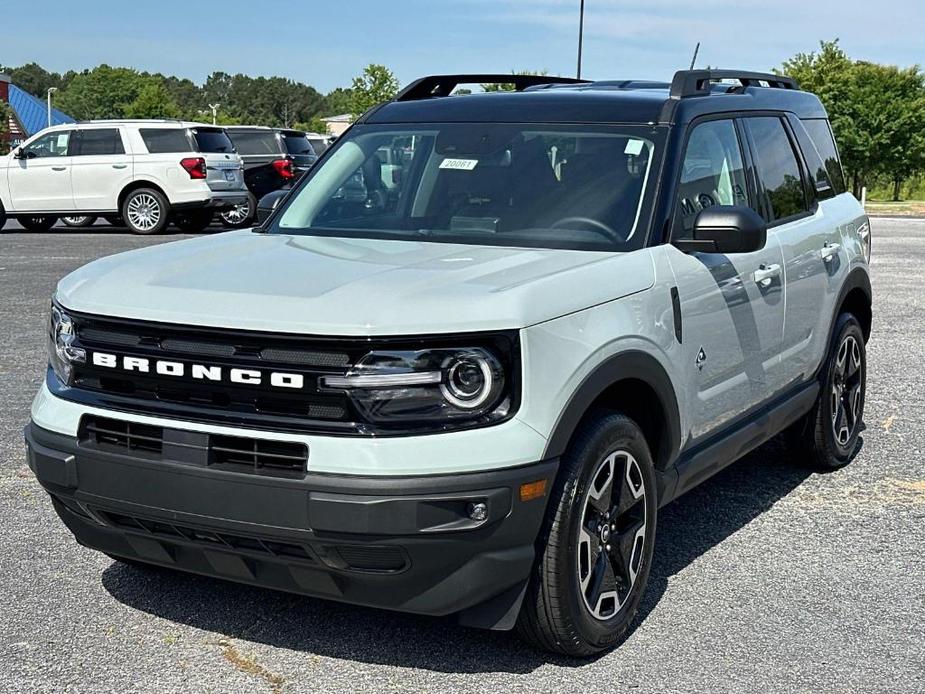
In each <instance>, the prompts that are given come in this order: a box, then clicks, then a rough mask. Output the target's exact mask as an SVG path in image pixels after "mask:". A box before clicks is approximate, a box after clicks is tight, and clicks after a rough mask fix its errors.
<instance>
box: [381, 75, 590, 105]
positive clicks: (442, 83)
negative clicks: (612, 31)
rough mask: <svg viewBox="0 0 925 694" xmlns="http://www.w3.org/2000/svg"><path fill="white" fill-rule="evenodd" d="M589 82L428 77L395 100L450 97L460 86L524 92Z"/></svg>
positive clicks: (528, 77) (545, 78)
mask: <svg viewBox="0 0 925 694" xmlns="http://www.w3.org/2000/svg"><path fill="white" fill-rule="evenodd" d="M589 82H590V80H582V79H575V78H574V77H550V76H549V75H513V74H506V75H505V74H484V75H428V76H427V77H421V78H420V79H416V80H415V81H414V82H412V83H411V84H409V85H408V86H407V87H405V88H404V89H402V90H401V91H400V92H399V93H398V94H397V95H396V96H395V99H394V100H395V101H417V100H418V99H430V98H431V97H435V96H449V95H450V94H451V93H452V92H453V90H454V89H456V87H458V86H459V85H460V84H480V83H486V84H487V83H497V84H513V85H514V89H515V90H516V91H518V92H522V91H523V90H524V89H526V88H527V87H537V86H540V85H544V84H588V83H589Z"/></svg>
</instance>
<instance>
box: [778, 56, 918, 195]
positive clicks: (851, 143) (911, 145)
mask: <svg viewBox="0 0 925 694" xmlns="http://www.w3.org/2000/svg"><path fill="white" fill-rule="evenodd" d="M779 72H781V73H784V74H787V75H790V76H791V77H794V78H796V80H797V81H798V82H799V83H800V86H801V88H803V89H805V90H807V91H811V92H814V93H815V94H817V95H818V96H819V98H820V100H821V101H822V103H823V105H824V106H825V108H826V111H828V114H829V119H830V121H831V123H832V129H833V130H834V132H835V138H836V140H838V144H839V150H840V153H841V159H842V164H843V166H844V168H845V172H846V174H847V175H848V178H849V179H850V181H851V183H852V188H853V190H854V193H855V195H860V191H861V187H862V186H864V185H866V184H867V183H869V182H871V181H872V180H873V177H875V176H876V175H878V174H879V175H886V176H888V177H889V179H890V181H892V183H893V192H894V196H896V197H898V195H899V191H900V188H901V185H902V181H903V180H904V179H905V178H906V177H908V176H910V175H913V174H914V173H916V172H917V171H921V170H922V169H923V167H925V151H923V148H925V142H923V140H925V135H923V130H925V121H923V118H925V113H923V109H925V105H923V103H925V102H923V99H925V92H923V90H925V83H923V77H922V75H921V73H920V72H919V69H918V67H912V68H907V69H901V68H897V67H895V66H888V65H878V64H875V63H867V62H855V61H852V60H851V59H850V58H849V57H848V56H847V55H846V54H845V52H844V51H843V50H842V49H841V47H840V46H839V45H838V41H837V40H835V41H822V42H820V48H819V52H818V53H817V52H812V53H798V54H797V55H795V56H794V57H793V58H791V59H790V60H787V61H785V62H784V63H783V65H782V66H781V68H780V70H779Z"/></svg>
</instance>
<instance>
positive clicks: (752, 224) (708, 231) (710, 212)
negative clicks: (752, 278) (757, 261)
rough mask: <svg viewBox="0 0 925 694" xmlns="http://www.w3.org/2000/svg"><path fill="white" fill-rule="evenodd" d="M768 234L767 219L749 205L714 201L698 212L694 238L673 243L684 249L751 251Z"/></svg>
mask: <svg viewBox="0 0 925 694" xmlns="http://www.w3.org/2000/svg"><path fill="white" fill-rule="evenodd" d="M767 238H768V225H767V222H765V221H764V219H762V218H761V216H760V215H759V214H758V213H757V212H755V211H754V210H753V209H752V208H750V207H744V206H742V205H714V206H712V207H706V208H704V209H702V210H700V212H699V213H698V214H697V217H696V218H695V219H694V230H693V238H690V239H676V240H675V241H673V243H674V245H675V246H677V247H678V248H679V249H680V250H682V251H684V252H685V253H692V252H700V253H724V254H725V253H753V252H754V251H760V250H761V249H762V248H764V244H765V243H766V242H767Z"/></svg>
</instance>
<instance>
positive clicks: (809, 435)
mask: <svg viewBox="0 0 925 694" xmlns="http://www.w3.org/2000/svg"><path fill="white" fill-rule="evenodd" d="M820 380H821V389H820V391H819V397H818V398H817V399H816V402H815V404H814V405H813V408H812V409H811V410H810V411H809V413H807V414H806V415H805V416H804V417H803V418H802V419H800V420H799V421H798V422H796V423H795V424H794V425H793V426H792V427H791V428H790V429H789V430H788V438H789V444H790V446H791V448H792V449H793V450H794V452H795V453H796V455H797V458H798V459H799V460H800V462H802V463H805V464H807V465H808V466H810V467H813V468H816V469H818V470H836V469H838V468H840V467H844V466H845V465H847V464H848V463H850V462H851V460H852V459H853V458H854V456H855V454H856V453H857V444H858V436H859V435H860V433H861V429H862V428H863V417H864V400H865V395H866V390H867V350H866V348H865V344H864V331H863V330H862V329H861V324H860V323H859V322H858V319H857V318H856V317H855V316H854V315H852V314H850V313H843V314H841V315H840V316H839V317H838V321H837V322H836V324H835V331H834V339H833V341H832V344H831V346H830V347H829V355H828V357H827V359H826V362H825V365H824V367H823V370H822V374H821V377H820Z"/></svg>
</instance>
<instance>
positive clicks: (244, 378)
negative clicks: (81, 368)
mask: <svg viewBox="0 0 925 694" xmlns="http://www.w3.org/2000/svg"><path fill="white" fill-rule="evenodd" d="M91 361H92V363H93V365H94V366H102V367H104V368H107V369H121V370H123V371H138V372H140V373H151V372H152V367H153V371H154V373H156V374H158V375H160V376H175V377H186V376H188V377H189V378H193V379H196V380H208V381H225V380H227V381H229V382H231V383H241V384H245V385H262V384H263V383H264V375H265V374H264V372H262V371H258V370H257V369H239V368H229V369H227V370H226V369H225V368H224V367H221V366H210V365H206V364H186V363H184V362H180V361H166V360H162V359H148V358H146V357H128V356H121V357H120V356H119V355H116V354H108V353H106V352H93V356H92V360H91ZM268 375H269V379H268V381H269V384H270V386H272V387H274V388H296V389H298V388H304V387H305V377H304V376H303V375H302V374H295V373H286V372H283V371H271V372H268Z"/></svg>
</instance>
